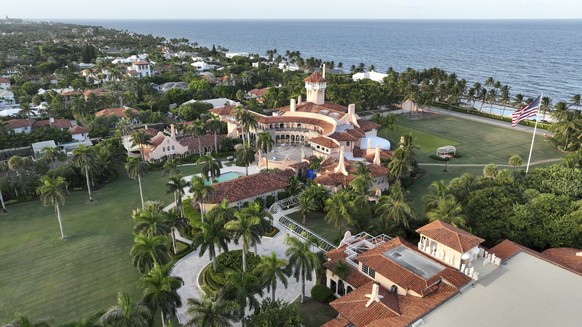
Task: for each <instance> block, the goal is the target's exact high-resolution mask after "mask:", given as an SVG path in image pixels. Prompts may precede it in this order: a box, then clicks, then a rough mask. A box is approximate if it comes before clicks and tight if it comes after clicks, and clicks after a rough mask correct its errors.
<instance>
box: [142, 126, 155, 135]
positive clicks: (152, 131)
mask: <svg viewBox="0 0 582 327" xmlns="http://www.w3.org/2000/svg"><path fill="white" fill-rule="evenodd" d="M141 130H142V131H143V132H144V134H146V135H149V136H151V137H154V136H156V135H158V130H157V129H154V128H149V127H148V128H142V129H141Z"/></svg>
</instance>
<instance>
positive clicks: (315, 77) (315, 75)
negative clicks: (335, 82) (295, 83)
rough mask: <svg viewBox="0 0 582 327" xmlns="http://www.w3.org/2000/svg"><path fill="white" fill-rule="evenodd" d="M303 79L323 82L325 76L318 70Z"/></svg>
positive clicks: (311, 81)
mask: <svg viewBox="0 0 582 327" xmlns="http://www.w3.org/2000/svg"><path fill="white" fill-rule="evenodd" d="M303 81H305V82H308V83H323V82H325V78H323V76H321V74H320V73H319V72H317V71H316V72H313V73H311V75H309V77H306V78H304V79H303Z"/></svg>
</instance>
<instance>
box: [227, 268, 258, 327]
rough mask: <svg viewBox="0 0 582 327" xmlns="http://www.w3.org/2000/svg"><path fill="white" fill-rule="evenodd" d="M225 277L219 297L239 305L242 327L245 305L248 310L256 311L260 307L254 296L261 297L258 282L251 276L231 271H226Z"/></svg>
mask: <svg viewBox="0 0 582 327" xmlns="http://www.w3.org/2000/svg"><path fill="white" fill-rule="evenodd" d="M225 277H226V284H225V285H224V287H223V288H222V289H221V290H220V293H219V296H220V297H221V298H223V299H225V300H229V301H235V302H236V303H237V304H238V305H239V310H240V318H241V319H242V320H241V321H242V326H243V327H244V325H245V320H244V316H245V308H246V307H247V305H248V306H249V308H250V309H257V308H259V306H260V304H259V301H257V299H256V298H255V294H259V295H261V296H262V295H263V289H262V287H261V284H260V281H259V279H258V278H257V277H256V276H255V275H253V274H250V273H245V272H243V273H239V272H235V271H232V270H231V271H227V272H226V274H225Z"/></svg>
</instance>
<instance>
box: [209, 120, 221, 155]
mask: <svg viewBox="0 0 582 327" xmlns="http://www.w3.org/2000/svg"><path fill="white" fill-rule="evenodd" d="M223 125H224V123H223V122H221V121H220V117H219V116H215V115H210V119H208V120H207V121H206V128H208V130H209V131H211V132H212V134H213V135H214V151H215V152H218V138H217V135H218V133H220V132H221V131H222V126H223Z"/></svg>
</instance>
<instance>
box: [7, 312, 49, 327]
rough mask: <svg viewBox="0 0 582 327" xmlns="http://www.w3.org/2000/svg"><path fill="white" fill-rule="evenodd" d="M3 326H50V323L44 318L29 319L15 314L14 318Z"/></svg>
mask: <svg viewBox="0 0 582 327" xmlns="http://www.w3.org/2000/svg"><path fill="white" fill-rule="evenodd" d="M3 327H50V324H49V323H48V322H47V321H46V320H37V321H31V320H30V319H29V318H28V317H26V316H23V315H21V314H17V315H16V319H14V320H13V321H12V322H10V323H8V324H6V325H4V326H3Z"/></svg>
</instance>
